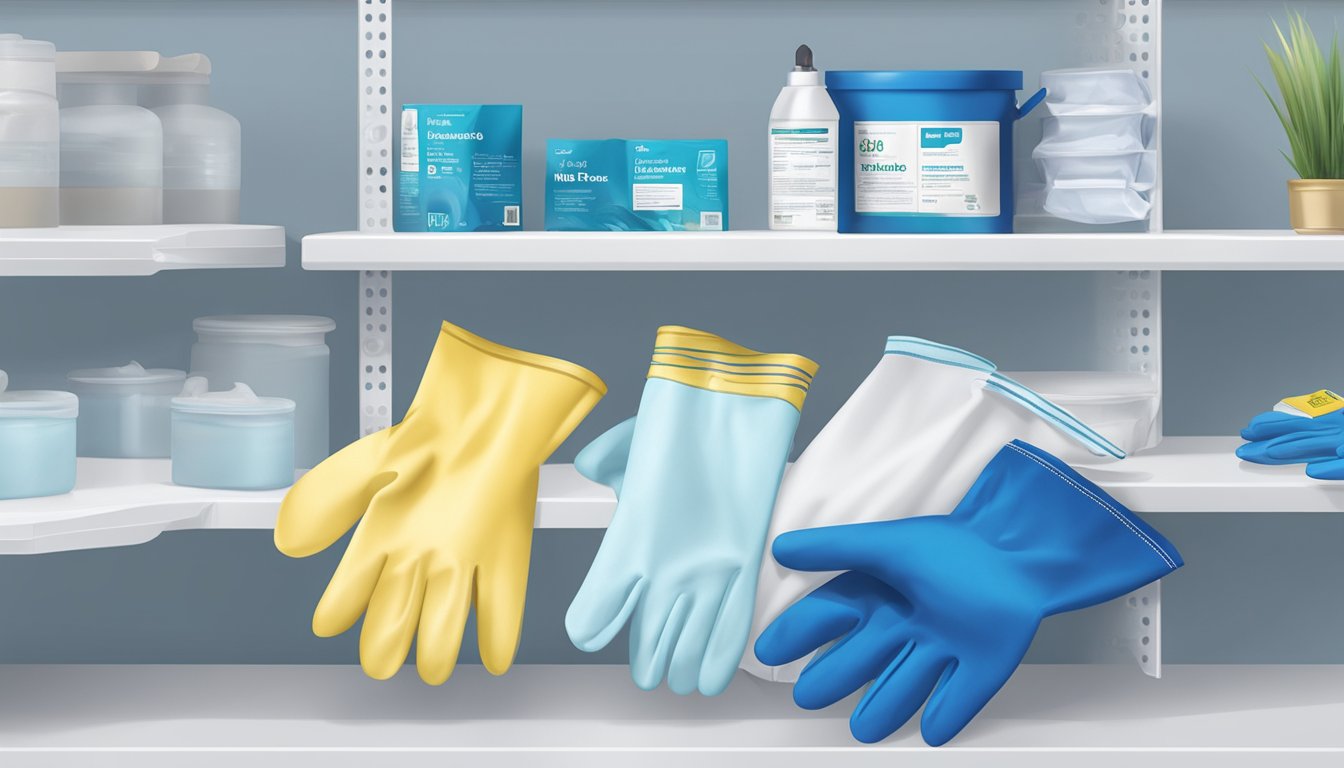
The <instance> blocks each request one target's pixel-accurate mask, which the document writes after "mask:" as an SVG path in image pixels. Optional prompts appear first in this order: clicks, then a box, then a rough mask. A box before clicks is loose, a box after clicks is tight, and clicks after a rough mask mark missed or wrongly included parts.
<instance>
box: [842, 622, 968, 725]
mask: <svg viewBox="0 0 1344 768" xmlns="http://www.w3.org/2000/svg"><path fill="white" fill-rule="evenodd" d="M946 666H947V661H946V659H944V658H943V657H941V656H938V655H935V654H933V653H929V652H927V651H924V650H923V649H921V648H920V647H919V646H918V645H916V644H914V643H910V644H907V645H906V646H905V648H904V649H903V650H902V652H901V654H900V655H899V656H897V657H896V659H895V660H893V661H892V662H891V664H890V665H888V666H887V668H886V670H884V671H883V672H882V674H881V675H880V676H879V677H878V678H877V681H876V682H874V683H873V685H872V687H871V688H869V689H868V692H867V693H865V694H864V695H863V698H862V699H860V700H859V704H858V706H856V707H855V708H854V714H853V715H851V716H850V718H849V732H850V733H852V734H854V738H856V739H858V740H859V741H862V742H864V743H865V744H873V743H876V742H879V741H881V740H883V739H885V738H887V737H888V736H890V735H891V734H893V733H895V732H896V731H897V730H899V729H900V727H901V726H902V725H905V723H906V721H908V720H909V719H910V718H911V717H913V716H914V714H915V713H916V712H918V711H919V708H920V706H921V705H923V704H924V701H925V699H927V698H928V697H929V692H930V691H932V690H933V687H934V686H935V685H937V684H938V678H939V677H940V676H942V674H943V670H944V669H945V668H946ZM925 720H927V717H926V718H925Z"/></svg>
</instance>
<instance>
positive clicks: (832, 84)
mask: <svg viewBox="0 0 1344 768" xmlns="http://www.w3.org/2000/svg"><path fill="white" fill-rule="evenodd" d="M826 89H827V91H828V92H829V93H830V96H831V99H832V100H833V101H834V102H835V106H836V108H837V109H839V110H840V174H839V176H840V189H839V195H838V199H839V213H840V216H839V219H840V220H839V230H840V231H841V232H904V233H1005V232H1012V231H1013V123H1015V122H1017V121H1018V120H1020V119H1021V118H1022V117H1024V116H1026V114H1027V113H1028V112H1030V111H1031V110H1032V109H1034V108H1035V107H1036V105H1037V104H1039V103H1040V102H1041V100H1043V99H1044V98H1045V89H1044V88H1042V89H1041V90H1040V91H1038V92H1037V93H1036V94H1035V95H1033V96H1032V97H1031V98H1030V99H1028V100H1027V101H1026V103H1025V104H1023V105H1022V106H1021V107H1019V106H1018V105H1017V92H1018V91H1019V90H1021V89H1022V72H1021V71H1020V70H906V71H876V72H852V71H851V72H845V71H835V72H827V73H826Z"/></svg>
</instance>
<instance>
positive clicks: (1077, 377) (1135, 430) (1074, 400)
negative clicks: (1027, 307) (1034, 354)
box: [1005, 371, 1160, 453]
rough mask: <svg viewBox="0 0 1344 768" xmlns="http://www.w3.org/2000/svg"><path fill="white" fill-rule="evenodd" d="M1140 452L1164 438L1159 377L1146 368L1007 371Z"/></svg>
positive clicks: (1128, 449) (1129, 449) (1115, 440)
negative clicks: (1144, 371)
mask: <svg viewBox="0 0 1344 768" xmlns="http://www.w3.org/2000/svg"><path fill="white" fill-rule="evenodd" d="M1005 375H1006V376H1009V377H1010V378H1013V379H1015V380H1017V381H1018V382H1020V383H1022V384H1024V385H1026V386H1028V387H1030V388H1031V389H1033V390H1035V391H1036V392H1038V393H1040V394H1041V395H1042V396H1044V397H1045V398H1046V399H1048V400H1050V401H1051V402H1052V403H1054V404H1056V405H1058V406H1059V407H1061V408H1063V409H1064V410H1066V411H1068V412H1069V413H1072V414H1073V415H1074V416H1077V417H1078V419H1079V420H1081V421H1082V422H1083V423H1085V424H1087V425H1088V426H1089V427H1092V428H1093V429H1095V430H1096V431H1097V432H1100V433H1101V435H1102V436H1103V437H1105V438H1106V439H1108V440H1110V441H1111V442H1112V443H1115V444H1116V445H1118V446H1120V448H1121V449H1122V450H1124V451H1125V452H1126V453H1134V452H1136V451H1140V450H1143V449H1144V448H1151V447H1153V446H1155V445H1157V444H1158V441H1159V438H1160V436H1159V435H1158V433H1157V412H1158V405H1159V403H1160V393H1159V391H1158V387H1157V384H1156V382H1154V381H1153V380H1152V379H1151V378H1149V377H1148V376H1145V375H1143V374H1141V373H1125V372H1113V371H1028V372H1024V373H1009V374H1005Z"/></svg>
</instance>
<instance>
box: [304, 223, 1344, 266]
mask: <svg viewBox="0 0 1344 768" xmlns="http://www.w3.org/2000/svg"><path fill="white" fill-rule="evenodd" d="M303 266H304V268H305V269H314V270H318V269H321V270H389V271H408V270H409V271H414V270H509V271H512V270H520V271H521V270H631V271H668V270H780V271H792V270H874V271H878V270H1272V271H1282V270H1338V269H1344V236H1321V235H1314V236H1303V235H1298V234H1295V233H1293V232H1291V231H1277V230H1273V231H1259V230H1220V231H1175V232H1163V233H1158V234H1016V235H837V234H834V233H820V232H817V233H807V232H797V233H788V232H752V231H741V232H480V233H429V234H426V233H392V232H384V233H376V232H373V233H360V232H335V233H328V234H317V235H308V236H307V237H305V238H303Z"/></svg>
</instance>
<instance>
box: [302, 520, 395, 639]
mask: <svg viewBox="0 0 1344 768" xmlns="http://www.w3.org/2000/svg"><path fill="white" fill-rule="evenodd" d="M356 539H358V537H356ZM386 562H387V556H386V555H379V556H377V557H368V556H365V555H363V553H362V552H361V551H360V549H359V546H358V543H357V541H352V542H351V543H350V547H349V548H348V549H346V551H345V556H344V557H342V558H341V562H340V564H338V565H337V566H336V571H335V573H333V574H332V575H331V581H330V582H328V583H327V589H326V591H325V592H323V593H322V599H320V600H318V601H317V608H316V609H315V610H314V611H313V634H315V635H317V636H318V637H335V636H336V635H339V634H341V633H342V632H344V631H346V630H347V629H349V628H351V627H353V626H354V625H355V622H356V621H359V617H360V616H361V615H363V613H364V609H365V608H367V607H368V605H369V598H370V597H371V596H372V595H373V589H374V587H376V586H378V579H379V577H380V576H381V575H382V573H383V566H384V564H386Z"/></svg>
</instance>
